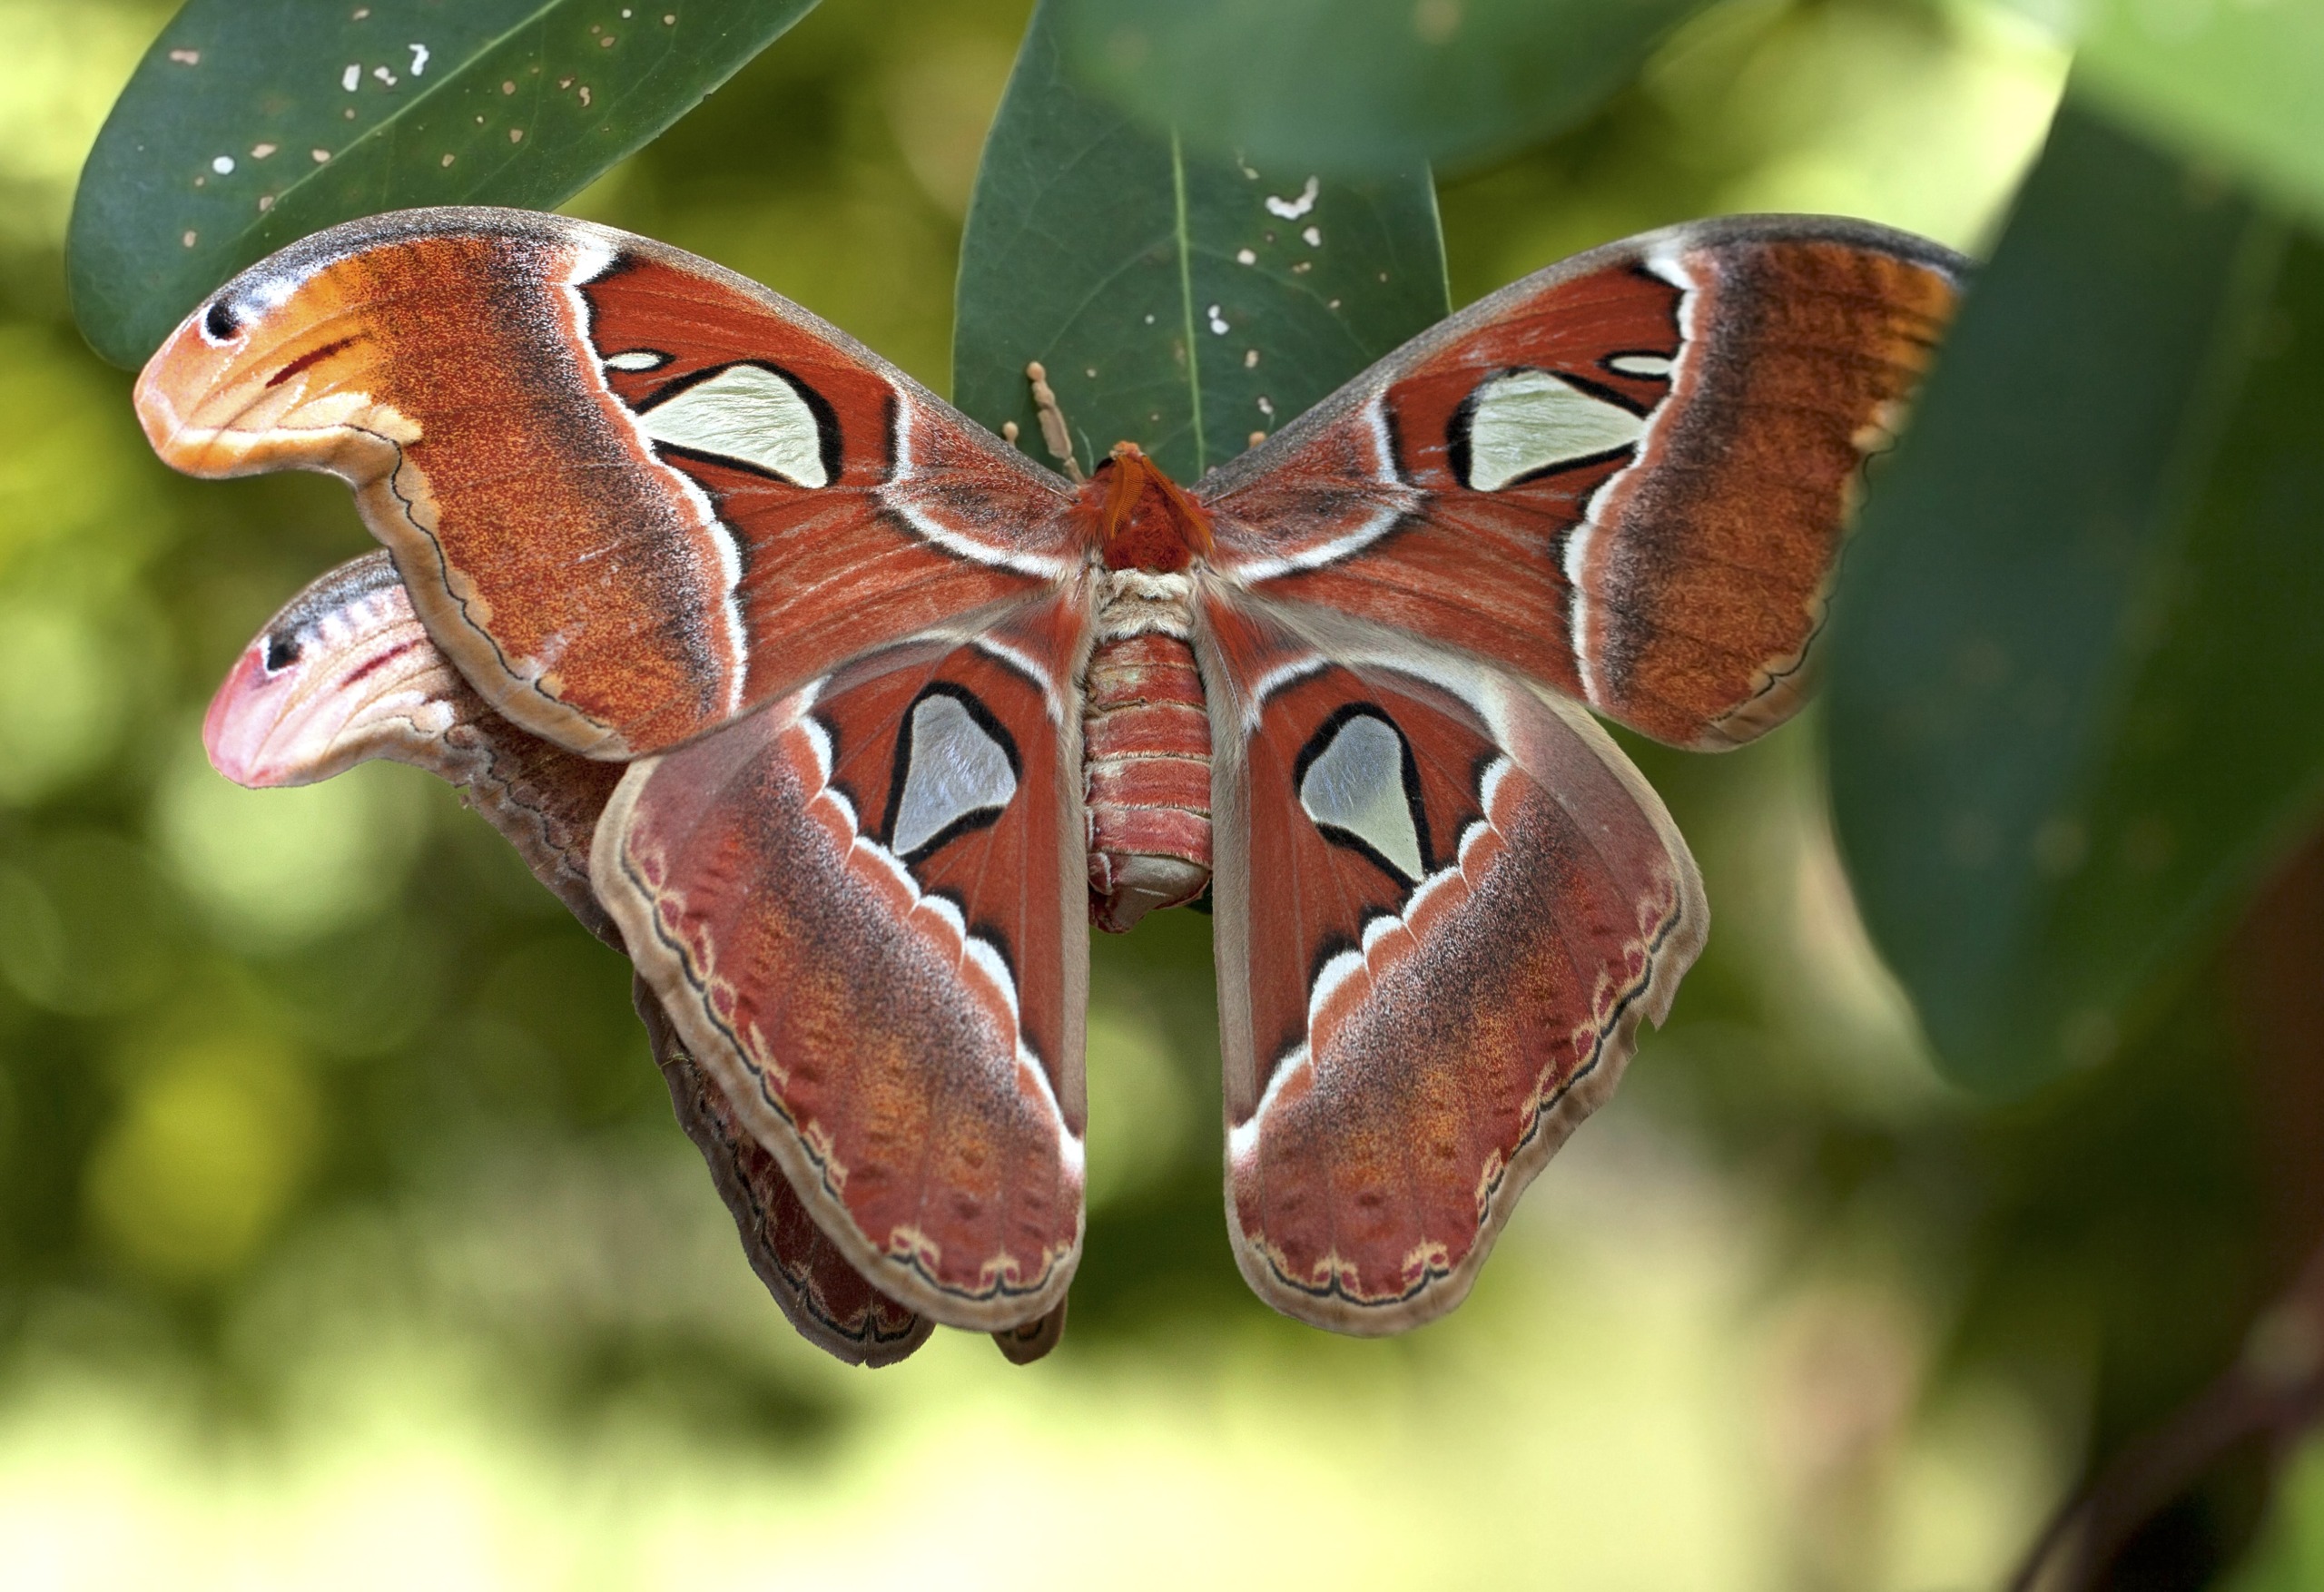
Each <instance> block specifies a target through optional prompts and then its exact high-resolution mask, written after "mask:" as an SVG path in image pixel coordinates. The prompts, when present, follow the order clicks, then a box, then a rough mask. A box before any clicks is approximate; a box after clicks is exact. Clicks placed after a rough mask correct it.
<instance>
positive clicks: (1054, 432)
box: [1010, 359, 1082, 484]
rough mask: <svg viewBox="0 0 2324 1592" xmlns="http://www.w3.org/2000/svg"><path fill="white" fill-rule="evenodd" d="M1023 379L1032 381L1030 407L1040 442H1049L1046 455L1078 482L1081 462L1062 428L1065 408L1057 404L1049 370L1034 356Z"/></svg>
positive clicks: (1068, 432) (1070, 435)
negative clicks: (1036, 418) (1038, 422)
mask: <svg viewBox="0 0 2324 1592" xmlns="http://www.w3.org/2000/svg"><path fill="white" fill-rule="evenodd" d="M1025 379H1026V380H1028V381H1029V382H1031V383H1032V384H1033V408H1034V410H1035V412H1037V413H1038V414H1039V416H1040V418H1041V441H1042V442H1043V443H1045V444H1047V445H1048V447H1049V457H1051V458H1053V459H1055V460H1057V462H1058V463H1059V464H1060V465H1063V466H1064V467H1065V474H1066V478H1067V479H1068V480H1069V481H1073V482H1075V483H1077V484H1078V483H1079V482H1080V480H1081V479H1082V475H1081V461H1080V460H1079V459H1077V458H1075V457H1073V433H1072V432H1070V431H1068V430H1067V429H1066V427H1065V411H1064V410H1063V409H1060V408H1058V406H1057V394H1056V392H1055V391H1054V390H1052V389H1051V388H1050V387H1049V372H1048V371H1046V370H1044V369H1041V362H1040V361H1039V359H1035V360H1033V361H1032V362H1031V363H1029V364H1028V365H1027V366H1026V367H1025ZM1010 440H1012V441H1013V440H1015V439H1014V438H1011V439H1010Z"/></svg>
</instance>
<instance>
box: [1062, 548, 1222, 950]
mask: <svg viewBox="0 0 2324 1592" xmlns="http://www.w3.org/2000/svg"><path fill="white" fill-rule="evenodd" d="M1095 597H1096V604H1095V605H1096V616H1095V628H1096V631H1097V636H1098V645H1097V648H1096V650H1095V651H1094V652H1093V653H1091V654H1090V657H1089V665H1088V674H1087V676H1086V678H1085V680H1084V688H1085V689H1084V693H1083V698H1082V703H1083V706H1082V718H1081V731H1082V745H1083V748H1084V773H1083V779H1084V781H1085V783H1084V789H1083V797H1084V801H1085V802H1086V804H1087V811H1088V825H1089V912H1090V917H1091V919H1092V920H1094V921H1095V922H1096V923H1097V924H1098V927H1099V928H1101V929H1111V930H1113V931H1115V932H1117V933H1118V932H1120V931H1122V930H1124V929H1128V928H1130V927H1131V926H1132V925H1133V924H1135V923H1136V922H1137V920H1138V919H1140V918H1142V917H1144V916H1145V915H1146V914H1147V912H1150V911H1152V910H1154V909H1156V908H1157V907H1175V906H1179V905H1182V904H1183V903H1185V902H1187V901H1190V900H1193V899H1195V898H1196V896H1199V895H1200V894H1202V892H1203V889H1204V888H1205V887H1206V886H1207V885H1208V884H1209V882H1210V714H1209V710H1208V709H1207V707H1206V705H1205V703H1204V698H1203V685H1202V675H1201V673H1199V672H1198V671H1197V670H1196V666H1195V654H1194V649H1193V647H1192V646H1191V645H1189V644H1188V643H1187V635H1188V633H1189V630H1190V627H1191V622H1192V616H1193V610H1194V582H1193V580H1192V578H1191V577H1189V576H1187V575H1184V574H1177V573H1168V572H1162V571H1154V570H1145V569H1106V570H1101V571H1099V572H1098V576H1097V590H1096V594H1095Z"/></svg>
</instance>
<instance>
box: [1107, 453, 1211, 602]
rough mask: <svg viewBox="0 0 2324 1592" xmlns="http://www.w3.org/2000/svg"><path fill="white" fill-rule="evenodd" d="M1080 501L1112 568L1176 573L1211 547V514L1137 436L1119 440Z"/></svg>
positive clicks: (1207, 551) (1206, 552)
mask: <svg viewBox="0 0 2324 1592" xmlns="http://www.w3.org/2000/svg"><path fill="white" fill-rule="evenodd" d="M1077 507H1078V512H1079V513H1080V514H1081V515H1082V516H1084V521H1085V524H1086V525H1087V526H1088V533H1087V534H1088V536H1089V537H1090V540H1091V541H1092V543H1093V544H1094V545H1096V546H1097V547H1098V550H1099V552H1100V553H1102V554H1103V555H1104V557H1105V561H1106V567H1107V568H1108V569H1145V570H1152V571H1154V572H1156V573H1157V574H1175V573H1177V571H1179V570H1182V569H1184V568H1186V567H1187V565H1188V564H1190V563H1192V562H1193V561H1194V559H1195V558H1196V557H1197V556H1202V555H1207V554H1208V553H1209V552H1210V550H1211V545H1212V543H1211V534H1210V516H1208V515H1206V514H1205V513H1204V512H1203V510H1202V507H1201V506H1200V505H1199V504H1197V503H1196V502H1195V500H1194V499H1193V498H1191V497H1189V496H1187V494H1186V493H1185V491H1184V490H1182V489H1181V488H1180V487H1179V486H1178V485H1177V482H1175V481H1173V480H1171V479H1170V477H1167V476H1166V475H1164V474H1163V473H1162V470H1161V467H1159V466H1157V464H1155V462H1154V461H1153V460H1152V459H1150V458H1148V457H1146V455H1145V453H1144V452H1143V451H1141V450H1140V449H1139V447H1138V446H1137V444H1136V443H1135V442H1117V443H1116V444H1114V451H1113V456H1112V457H1109V458H1108V459H1107V460H1106V462H1105V463H1103V464H1101V465H1099V466H1098V468H1097V472H1096V473H1095V474H1094V475H1092V476H1091V477H1089V479H1088V480H1087V481H1085V482H1083V483H1082V486H1081V498H1080V502H1079V504H1078V506H1077Z"/></svg>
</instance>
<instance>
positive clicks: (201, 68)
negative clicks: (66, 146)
mask: <svg viewBox="0 0 2324 1592" xmlns="http://www.w3.org/2000/svg"><path fill="white" fill-rule="evenodd" d="M813 5H814V0H638V3H637V5H635V6H634V7H630V8H628V9H627V10H625V9H624V8H622V7H620V6H617V5H605V4H602V3H601V0H586V3H585V0H371V3H370V4H369V5H357V4H354V3H353V0H330V3H329V4H325V3H324V0H192V3H191V4H189V5H187V6H186V7H185V8H184V9H183V10H182V11H181V12H179V13H178V15H176V16H175V17H174V18H173V19H172V21H171V22H170V24H169V25H168V26H167V27H165V28H164V29H162V36H161V37H160V38H159V39H158V40H156V41H155V43H154V44H153V49H152V50H151V51H149V52H148V53H147V54H146V57H145V60H144V62H143V64H141V65H140V66H139V67H138V69H137V73H136V75H135V76H133V78H131V79H130V82H129V86H128V87H127V88H126V89H124V90H123V93H122V96H121V99H120V101H119V102H118V103H116V104H115V105H114V106H113V114H112V116H111V117H110V118H108V119H107V121H106V123H105V125H104V131H103V133H100V134H98V137H97V142H96V147H95V148H94V150H93V151H92V152H90V155H89V160H88V163H87V165H86V166H85V167H84V168H83V171H82V173H81V189H80V192H79V195H78V196H77V198H76V199H75V201H74V210H73V226H72V232H71V236H70V238H69V240H68V250H69V254H70V260H71V276H72V290H73V310H74V316H75V317H76V318H77V319H79V321H80V323H81V329H82V332H83V333H84V335H85V336H86V337H87V338H88V339H89V341H90V343H91V344H92V345H93V346H94V348H95V349H96V350H97V351H98V352H99V353H101V354H103V355H104V357H105V358H107V359H111V360H113V361H114V362H115V363H117V364H122V365H136V364H138V363H140V362H142V361H143V359H145V357H146V356H147V355H148V354H150V353H152V352H153V349H154V348H155V347H156V346H157V345H159V343H160V342H161V340H162V338H163V337H165V336H167V335H168V333H169V331H170V329H171V328H172V327H174V326H175V325H176V324H177V323H178V321H179V320H180V319H182V317H183V316H184V315H185V313H186V312H187V311H188V310H191V309H192V307H193V306H194V305H195V304H196V303H198V302H200V300H202V296H203V295H204V294H206V293H208V292H209V291H210V290H212V289H213V288H215V287H216V286H217V285H218V284H219V283H220V282H222V281H223V280H225V279H226V278H228V277H229V276H231V275H232V274H233V273H234V272H235V271H237V270H241V268H242V267H244V266H246V265H249V264H251V262H253V261H254V260H261V259H263V258H264V257H265V256H266V255H268V254H271V253H272V252H273V251H275V250H277V249H279V248H281V247H282V245H284V244H286V243H289V242H291V241H295V240H297V239H299V238H302V237H304V236H306V235H307V234H308V233H310V232H313V231H320V230H321V229H322V228H324V227H327V226H330V225H332V224H333V223H335V222H338V221H347V220H350V219H351V218H353V217H356V216H360V215H369V214H371V213H373V212H375V211H383V210H396V209H400V208H402V207H404V206H407V205H420V204H514V205H528V206H534V207H546V206H549V205H554V204H556V203H558V202H559V201H563V200H565V199H566V198H569V197H570V196H571V195H572V194H574V193H575V192H577V191H578V190H579V189H580V188H581V187H582V186H583V185H584V184H585V183H586V182H588V181H589V180H590V179H591V178H592V177H595V176H596V175H597V173H599V172H603V171H604V170H605V169H606V167H607V166H610V165H612V164H613V163H614V162H615V161H617V160H619V159H621V157H622V156H624V155H625V154H628V153H629V152H631V151H633V150H635V149H636V148H637V147H638V146H639V145H640V144H642V143H644V142H646V141H647V140H648V139H650V138H652V137H653V136H654V135H655V133H659V132H661V131H662V129H664V128H665V127H667V126H668V125H669V124H670V123H672V122H674V121H675V120H677V118H678V117H679V116H681V115H683V114H684V113H685V112H686V111H687V110H689V109H691V108H692V107H693V106H694V104H696V103H699V102H700V101H701V99H702V97H703V96H704V94H706V93H709V92H710V91H711V90H712V89H714V88H715V87H717V86H718V84H721V83H723V82H724V81H725V80H726V78H727V77H729V76H730V75H732V74H733V73H734V70H735V68H737V67H739V66H741V65H742V64H743V63H744V62H745V61H748V60H749V59H750V58H751V57H752V56H753V55H754V54H758V52H759V51H760V50H761V49H763V48H764V47H765V45H766V44H767V42H768V41H769V40H771V39H773V37H774V36H775V35H776V34H780V33H782V32H783V29H785V28H787V27H789V26H790V25H792V24H793V23H794V22H796V21H797V20H798V19H799V18H800V17H801V16H802V15H805V14H806V12H807V11H809V10H810V9H811V8H812V6H813ZM630 11H635V13H636V15H630V14H629V13H630Z"/></svg>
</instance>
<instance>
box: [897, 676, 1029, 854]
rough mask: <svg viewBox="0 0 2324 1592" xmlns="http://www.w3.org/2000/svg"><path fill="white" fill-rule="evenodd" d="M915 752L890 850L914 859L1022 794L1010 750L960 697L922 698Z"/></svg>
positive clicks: (914, 721) (915, 712)
mask: <svg viewBox="0 0 2324 1592" xmlns="http://www.w3.org/2000/svg"><path fill="white" fill-rule="evenodd" d="M907 733H908V734H909V735H910V736H911V752H910V754H909V755H908V756H907V757H906V759H905V761H904V790H903V796H902V799H901V801H898V802H897V803H896V828H895V832H894V833H893V834H891V835H890V836H889V837H888V850H891V851H893V852H894V853H895V854H896V855H897V856H899V857H908V856H910V855H911V853H912V852H914V851H917V850H920V848H921V847H922V846H924V845H926V844H927V843H928V842H929V841H930V840H933V839H935V838H936V837H937V836H938V835H940V834H942V833H943V832H944V831H945V830H947V829H950V827H951V826H952V825H953V824H955V823H957V822H959V821H960V820H961V819H964V818H967V817H969V816H970V814H972V813H978V812H987V811H999V810H1000V809H1001V808H1004V807H1006V806H1008V805H1009V798H1010V797H1012V796H1014V795H1016V794H1017V774H1016V771H1015V770H1013V769H1011V768H1010V767H1009V752H1008V751H1007V749H1005V748H1004V747H1003V746H1002V745H1001V744H1000V742H998V741H995V740H994V739H993V738H992V735H991V733H990V732H989V731H987V730H986V729H985V727H984V726H983V725H981V724H980V723H978V722H976V720H975V719H973V718H972V717H970V714H969V710H968V709H967V708H965V707H963V706H961V705H960V698H958V697H954V696H928V697H922V698H921V701H920V704H919V705H918V706H917V707H915V708H913V709H912V711H911V728H910V730H909V731H907Z"/></svg>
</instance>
